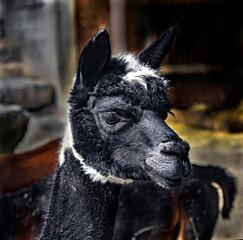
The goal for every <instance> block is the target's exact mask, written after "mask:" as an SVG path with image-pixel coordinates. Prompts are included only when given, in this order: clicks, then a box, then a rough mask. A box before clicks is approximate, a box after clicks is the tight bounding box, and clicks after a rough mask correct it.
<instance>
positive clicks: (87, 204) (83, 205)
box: [40, 149, 120, 240]
mask: <svg viewBox="0 0 243 240" xmlns="http://www.w3.org/2000/svg"><path fill="white" fill-rule="evenodd" d="M64 154H65V161H64V163H63V164H62V165H59V166H58V167H57V170H56V174H55V179H54V186H53V190H52V196H51V201H50V207H49V213H48V217H47V219H46V223H45V226H44V228H43V231H42V234H41V237H40V239H41V240H45V239H48V240H51V239H65V240H67V239H87V240H88V239H89V240H92V239H94V240H101V239H106V240H109V239H112V234H113V227H114V223H115V216H116V212H117V207H118V197H119V192H120V185H117V184H113V183H109V182H107V183H101V182H93V181H92V180H91V179H90V177H89V176H88V175H87V174H85V172H84V170H83V169H82V167H81V165H80V162H79V160H77V159H76V158H75V157H74V155H73V153H72V151H71V149H67V150H66V151H65V152H64Z"/></svg>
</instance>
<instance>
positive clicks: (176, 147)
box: [160, 139, 190, 160]
mask: <svg viewBox="0 0 243 240" xmlns="http://www.w3.org/2000/svg"><path fill="white" fill-rule="evenodd" d="M189 150H190V146H189V144H188V143H187V142H185V141H183V140H181V139H179V140H177V141H169V142H166V143H163V144H160V154H162V155H167V156H176V157H178V158H181V159H182V160H183V159H184V158H185V157H187V156H188V153H189Z"/></svg>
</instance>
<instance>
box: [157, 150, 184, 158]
mask: <svg viewBox="0 0 243 240" xmlns="http://www.w3.org/2000/svg"><path fill="white" fill-rule="evenodd" d="M160 154H162V155H167V156H176V157H179V156H180V154H179V153H178V152H176V151H173V150H170V151H168V150H165V149H162V150H160Z"/></svg>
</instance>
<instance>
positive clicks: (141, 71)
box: [117, 53, 167, 89]
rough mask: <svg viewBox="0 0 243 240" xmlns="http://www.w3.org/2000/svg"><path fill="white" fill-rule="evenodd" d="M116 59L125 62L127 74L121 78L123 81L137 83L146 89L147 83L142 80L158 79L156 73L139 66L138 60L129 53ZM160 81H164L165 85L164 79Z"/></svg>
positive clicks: (148, 68) (144, 66)
mask: <svg viewBox="0 0 243 240" xmlns="http://www.w3.org/2000/svg"><path fill="white" fill-rule="evenodd" d="M117 58H118V59H119V60H123V61H125V62H126V64H127V68H126V70H127V71H128V73H127V74H126V75H125V76H124V77H123V79H124V81H129V82H138V83H140V84H141V85H143V86H144V87H145V89H147V83H146V81H145V79H144V78H146V77H156V78H160V76H159V75H158V74H157V71H155V70H154V69H152V68H150V67H148V66H146V65H143V64H141V63H140V62H139V60H138V59H136V57H135V56H134V55H133V54H131V53H128V54H123V55H118V56H117ZM161 80H162V81H164V83H165V85H167V84H166V81H165V80H164V79H161Z"/></svg>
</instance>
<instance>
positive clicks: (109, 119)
mask: <svg viewBox="0 0 243 240" xmlns="http://www.w3.org/2000/svg"><path fill="white" fill-rule="evenodd" d="M104 121H105V123H106V125H109V126H112V125H115V124H117V123H119V122H120V121H121V119H120V118H119V117H118V116H117V115H116V114H114V113H112V114H109V115H108V116H106V117H105V119H104Z"/></svg>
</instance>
